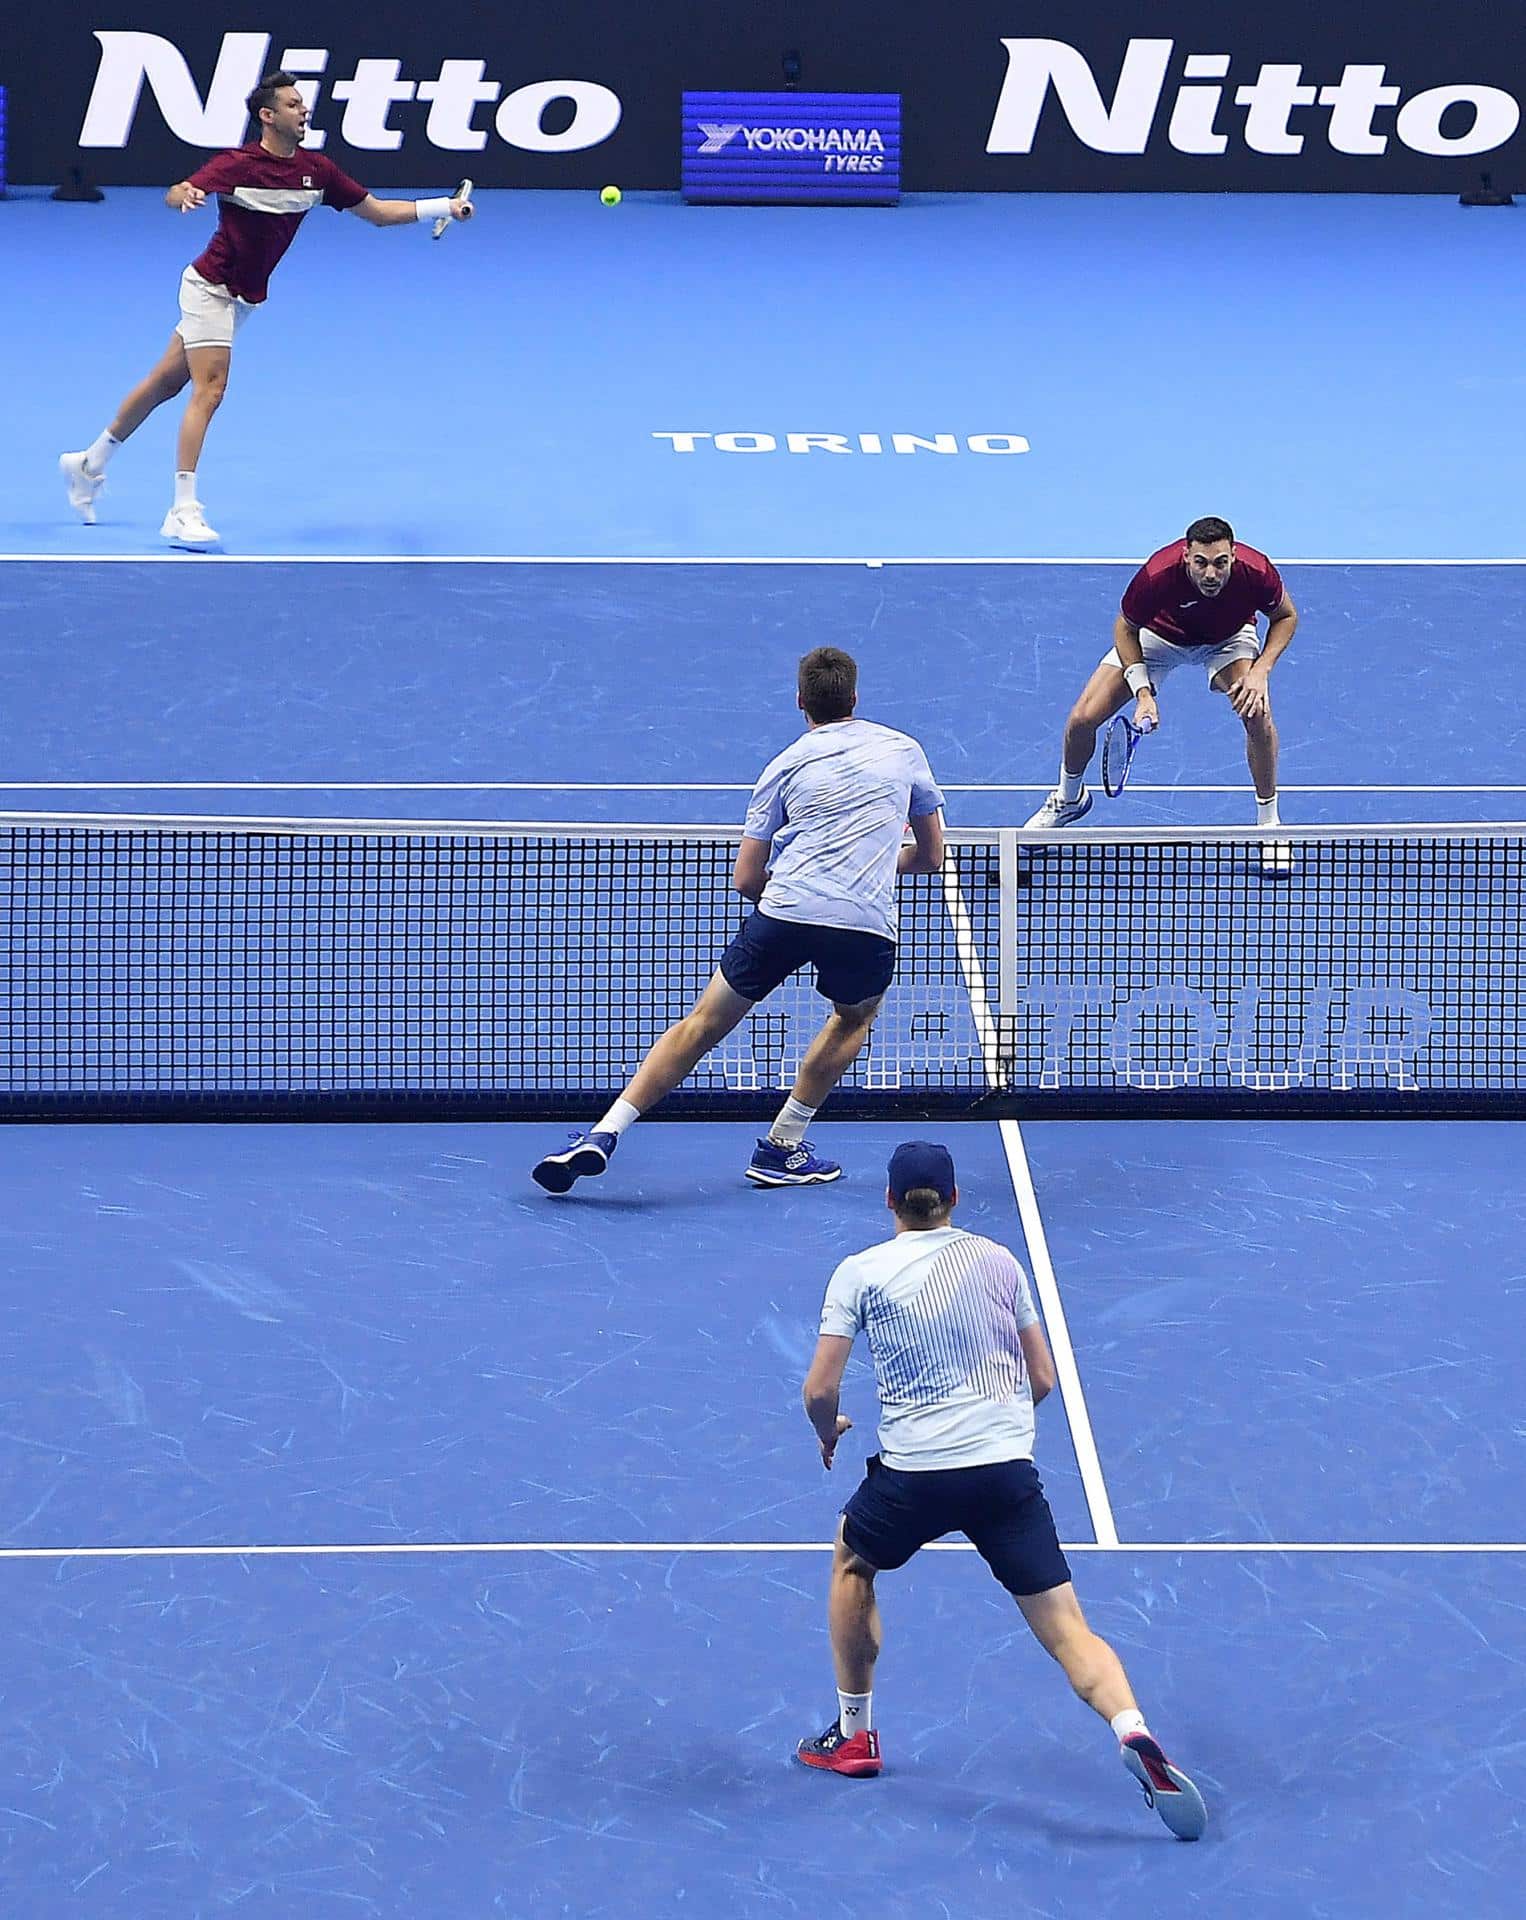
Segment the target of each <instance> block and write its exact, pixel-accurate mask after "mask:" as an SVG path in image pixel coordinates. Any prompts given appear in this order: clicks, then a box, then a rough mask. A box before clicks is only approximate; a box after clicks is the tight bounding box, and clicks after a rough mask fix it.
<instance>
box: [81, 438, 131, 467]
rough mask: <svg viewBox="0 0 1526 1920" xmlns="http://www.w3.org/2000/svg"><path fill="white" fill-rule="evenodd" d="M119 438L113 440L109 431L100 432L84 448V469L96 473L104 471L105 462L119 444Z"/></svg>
mask: <svg viewBox="0 0 1526 1920" xmlns="http://www.w3.org/2000/svg"><path fill="white" fill-rule="evenodd" d="M121 444H122V443H121V441H120V440H113V439H112V437H111V435H110V434H109V433H100V434H97V435H96V437H95V438H94V439H93V440H92V441H91V442H90V445H89V446H88V447H86V449H85V471H86V473H90V474H96V473H104V472H105V471H106V462H107V461H108V460H109V459H110V458H111V456H112V455H113V454H114V453H115V452H116V450H117V448H118V447H119V446H121Z"/></svg>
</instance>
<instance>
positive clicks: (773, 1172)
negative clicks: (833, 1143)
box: [747, 1140, 842, 1187]
mask: <svg viewBox="0 0 1526 1920" xmlns="http://www.w3.org/2000/svg"><path fill="white" fill-rule="evenodd" d="M747 1178H748V1179H749V1180H750V1181H751V1182H752V1183H753V1185H754V1186H755V1187H821V1186H825V1185H826V1183H827V1181H829V1180H841V1178H842V1168H841V1167H840V1166H838V1164H837V1162H836V1161H835V1160H823V1159H822V1157H821V1155H820V1154H819V1153H817V1151H816V1150H815V1148H814V1147H813V1146H812V1145H811V1143H810V1141H809V1140H802V1141H801V1142H800V1144H799V1145H798V1146H795V1147H786V1146H783V1145H781V1144H780V1142H779V1141H777V1140H760V1141H759V1142H758V1144H757V1147H756V1148H755V1150H754V1152H753V1156H752V1159H751V1160H750V1161H749V1162H748V1163H747Z"/></svg>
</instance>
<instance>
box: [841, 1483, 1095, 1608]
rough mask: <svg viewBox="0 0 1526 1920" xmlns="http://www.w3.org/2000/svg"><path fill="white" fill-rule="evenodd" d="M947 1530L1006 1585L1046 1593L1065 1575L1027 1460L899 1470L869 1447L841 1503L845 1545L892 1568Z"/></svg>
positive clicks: (1049, 1518)
mask: <svg viewBox="0 0 1526 1920" xmlns="http://www.w3.org/2000/svg"><path fill="white" fill-rule="evenodd" d="M945 1533H962V1534H963V1535H964V1536H965V1537H966V1539H968V1540H969V1542H970V1544H971V1545H972V1546H973V1547H974V1548H975V1549H976V1550H977V1551H978V1552H979V1554H980V1556H981V1558H982V1559H983V1560H984V1561H985V1563H986V1565H987V1566H988V1567H989V1568H990V1569H991V1571H992V1573H994V1574H995V1575H996V1577H997V1579H998V1580H999V1581H1000V1582H1001V1584H1002V1585H1003V1586H1004V1587H1005V1588H1006V1589H1007V1591H1008V1593H1011V1594H1023V1595H1027V1594H1030V1593H1047V1592H1048V1591H1049V1589H1050V1588H1051V1587H1063V1586H1064V1585H1065V1583H1066V1582H1067V1581H1068V1580H1069V1579H1070V1566H1069V1563H1068V1562H1067V1561H1066V1558H1065V1554H1064V1550H1063V1549H1062V1548H1061V1546H1060V1539H1059V1535H1058V1534H1057V1533H1056V1532H1055V1530H1054V1516H1053V1515H1052V1514H1051V1513H1050V1511H1049V1502H1048V1501H1047V1500H1046V1499H1045V1498H1044V1484H1043V1482H1042V1481H1041V1480H1040V1479H1039V1476H1038V1469H1037V1468H1036V1467H1035V1466H1034V1464H1033V1462H1032V1461H1031V1460H1002V1461H999V1462H997V1463H996V1464H995V1465H993V1466H988V1467H948V1468H938V1469H935V1470H934V1471H932V1472H930V1473H903V1472H902V1471H901V1470H900V1469H899V1468H896V1467H887V1466H886V1465H885V1464H884V1462H883V1461H882V1460H881V1459H880V1457H879V1455H878V1454H877V1453H876V1454H871V1455H870V1458H869V1465H868V1471H867V1472H866V1473H865V1475H864V1479H863V1482H862V1484H861V1485H860V1486H859V1488H858V1490H857V1492H856V1493H855V1494H854V1495H853V1498H852V1499H851V1500H850V1501H849V1502H848V1504H847V1506H845V1507H844V1508H843V1540H844V1541H845V1543H846V1544H847V1546H848V1548H849V1550H850V1552H853V1553H856V1554H857V1555H858V1557H859V1559H860V1560H867V1561H868V1563H869V1565H870V1566H871V1567H873V1568H875V1569H876V1571H878V1572H880V1573H892V1572H894V1570H895V1569H896V1568H897V1567H904V1566H905V1564H906V1562H907V1561H908V1560H909V1559H910V1558H911V1556H912V1555H913V1554H914V1553H915V1552H916V1551H917V1549H918V1548H919V1547H925V1546H926V1545H927V1543H928V1541H929V1540H937V1539H940V1538H941V1537H942V1536H943V1535H944V1534H945Z"/></svg>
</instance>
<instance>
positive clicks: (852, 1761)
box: [795, 1720, 880, 1780]
mask: <svg viewBox="0 0 1526 1920" xmlns="http://www.w3.org/2000/svg"><path fill="white" fill-rule="evenodd" d="M795 1758H796V1759H797V1760H798V1761H799V1762H800V1764H801V1765H802V1766H804V1767H820V1768H821V1769H822V1770H823V1771H824V1772H826V1773H845V1774H847V1775H848V1777H849V1778H850V1779H857V1780H871V1779H873V1777H874V1775H875V1774H877V1773H878V1772H879V1770H880V1736H879V1734H878V1732H877V1731H876V1730H875V1729H874V1728H873V1727H871V1728H870V1729H869V1731H868V1732H867V1733H855V1734H854V1735H853V1736H852V1737H851V1738H849V1736H848V1735H847V1734H845V1733H844V1732H843V1730H842V1722H841V1721H840V1720H834V1721H833V1722H832V1724H831V1726H829V1727H828V1728H827V1730H826V1732H825V1733H818V1734H817V1736H816V1738H815V1739H814V1740H802V1741H801V1742H800V1744H799V1746H797V1747H796V1749H795Z"/></svg>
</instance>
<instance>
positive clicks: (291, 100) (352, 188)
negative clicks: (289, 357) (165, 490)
mask: <svg viewBox="0 0 1526 1920" xmlns="http://www.w3.org/2000/svg"><path fill="white" fill-rule="evenodd" d="M247 104H248V107H249V111H250V113H251V115H252V116H253V118H254V121H255V124H256V126H257V127H258V129H259V137H258V139H255V140H251V141H250V142H249V143H248V144H247V145H246V146H242V147H235V148H234V149H233V150H232V151H231V152H228V153H219V154H216V155H214V157H213V158H212V159H210V160H209V161H207V163H206V164H205V166H202V167H198V168H197V170H196V172H195V173H193V174H192V175H191V176H190V178H189V179H186V180H181V181H179V182H178V183H177V184H176V185H175V186H173V187H171V188H170V190H169V192H168V193H167V194H166V195H165V196H164V197H165V202H166V204H167V205H169V206H171V207H174V208H175V209H176V210H177V211H178V212H180V213H194V212H196V211H197V209H198V208H200V207H203V206H205V205H206V202H207V199H208V196H209V195H212V194H215V195H216V196H217V202H218V220H217V232H216V233H215V234H214V235H213V236H212V243H211V245H210V246H209V247H208V248H207V249H206V251H205V252H204V253H202V254H200V255H198V256H197V258H196V260H195V261H193V262H192V264H191V265H190V266H188V267H187V268H186V270H185V272H184V274H183V275H182V276H181V280H180V324H179V325H178V326H177V327H176V329H175V331H174V333H172V334H171V335H170V344H169V346H168V347H167V348H166V349H165V351H164V355H163V358H162V359H161V360H160V361H159V364H158V365H157V366H156V367H155V368H154V369H153V371H152V372H151V373H150V374H149V375H148V376H147V378H146V379H144V380H141V381H140V382H139V383H138V385H137V386H135V387H134V388H133V390H132V392H131V393H130V394H128V396H127V398H126V399H125V400H124V401H123V402H122V404H121V407H120V408H119V409H118V411H117V416H116V418H115V419H114V420H113V421H112V423H111V425H110V426H109V427H108V428H107V429H106V431H105V432H104V433H102V434H101V435H99V436H98V438H97V439H95V440H94V441H92V442H91V444H90V445H89V446H88V447H86V448H85V449H84V451H83V452H82V453H66V454H64V455H63V456H62V457H61V458H60V460H59V463H58V465H59V471H60V472H61V473H62V474H63V476H64V480H65V483H66V485H67V486H68V489H69V504H70V506H71V507H73V508H74V510H75V512H76V513H78V514H79V516H80V518H81V519H82V520H83V521H84V522H85V524H86V525H87V526H91V525H93V524H94V521H95V502H96V498H97V496H98V495H99V494H100V492H101V489H102V488H103V487H104V486H105V484H106V463H107V461H108V460H110V458H111V456H112V455H113V454H114V453H115V452H116V450H117V448H118V447H119V446H120V445H121V444H122V442H123V441H124V440H125V439H126V438H127V437H128V435H129V434H131V433H135V432H136V431H137V429H138V428H139V427H141V426H142V424H143V422H144V421H145V420H146V419H147V418H148V416H149V415H150V414H151V413H152V412H153V411H154V409H155V407H158V406H162V405H163V404H164V402H165V401H166V400H173V399H174V397H175V395H176V394H177V393H179V392H181V391H182V389H183V388H184V387H185V386H186V384H187V382H189V383H190V388H191V397H190V399H189V400H188V401H187V402H186V409H185V416H184V418H183V419H182V420H181V422H180V437H179V442H178V444H177V448H176V471H175V503H174V505H173V506H172V507H171V508H170V510H169V512H168V514H166V516H165V520H164V525H163V527H162V528H161V529H160V531H161V532H162V533H163V535H164V537H165V539H166V540H168V541H169V543H170V545H171V546H174V547H190V548H193V549H201V548H205V547H210V546H215V545H216V544H217V537H218V536H217V535H216V534H215V533H214V532H213V531H212V529H211V528H210V527H209V526H208V525H207V520H206V514H205V512H204V511H203V509H202V505H201V502H200V501H199V500H198V499H197V497H196V466H197V462H198V461H199V460H200V458H201V449H202V442H203V441H204V440H205V439H206V435H207V428H208V426H209V425H210V424H211V420H212V415H213V414H214V413H216V411H217V409H218V407H219V405H220V404H221V402H222V397H223V393H224V390H225V389H226V387H227V385H228V365H229V361H230V359H231V357H232V349H233V336H234V335H235V334H236V333H237V332H238V329H239V328H240V327H241V326H242V325H243V323H244V321H245V320H246V319H247V318H248V317H249V315H250V314H251V313H253V311H254V310H255V308H256V307H257V306H260V305H261V304H262V303H263V301H264V299H265V294H266V290H267V287H268V284H269V281H270V276H271V274H272V272H273V271H274V270H275V267H276V264H277V263H278V261H279V260H280V258H281V256H282V254H284V253H285V251H286V249H287V248H288V247H289V246H290V245H291V243H292V241H293V240H294V239H295V238H296V235H297V229H298V227H300V226H301V224H302V222H303V221H304V220H305V219H306V218H307V216H308V214H309V213H311V212H312V210H313V208H314V207H316V206H327V207H334V208H336V209H337V210H338V211H339V212H341V213H346V212H348V213H358V214H359V215H360V217H361V219H362V220H365V221H368V222H369V223H370V224H371V225H372V226H373V227H397V226H404V225H410V226H411V225H412V224H413V223H414V222H416V221H421V220H422V221H434V220H441V219H445V218H449V219H452V220H469V219H470V218H471V216H472V205H471V202H470V201H469V200H462V199H456V200H451V199H443V198H442V199H439V200H377V199H375V198H373V197H372V195H371V194H369V193H367V192H366V190H365V188H364V187H362V186H360V185H359V184H358V183H357V182H356V181H354V180H352V179H351V178H350V176H349V175H348V174H347V173H344V172H342V171H341V169H340V168H338V167H337V166H335V164H334V162H333V161H332V160H326V159H325V158H324V156H323V155H322V154H321V153H318V152H315V151H307V150H304V149H303V147H302V138H303V135H304V134H305V133H306V132H307V103H306V101H305V100H304V99H303V98H302V95H301V94H300V93H299V92H298V91H297V83H296V81H295V80H293V79H292V77H291V75H290V74H289V73H283V72H276V73H267V74H266V76H265V78H264V79H263V80H262V81H261V82H260V84H259V85H258V86H257V87H256V88H255V89H254V91H253V93H251V94H250V95H249V99H248V103H247Z"/></svg>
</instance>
